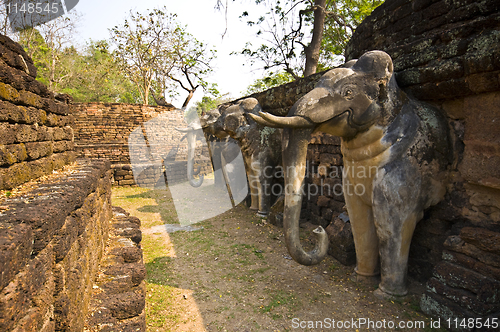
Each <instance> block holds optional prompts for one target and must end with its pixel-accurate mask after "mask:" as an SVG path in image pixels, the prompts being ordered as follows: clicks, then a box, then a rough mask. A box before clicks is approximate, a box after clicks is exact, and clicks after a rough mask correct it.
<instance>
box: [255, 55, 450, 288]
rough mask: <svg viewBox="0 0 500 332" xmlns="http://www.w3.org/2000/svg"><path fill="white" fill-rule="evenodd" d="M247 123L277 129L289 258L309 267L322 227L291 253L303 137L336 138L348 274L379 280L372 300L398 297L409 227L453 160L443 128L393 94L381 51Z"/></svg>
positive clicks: (322, 247)
mask: <svg viewBox="0 0 500 332" xmlns="http://www.w3.org/2000/svg"><path fill="white" fill-rule="evenodd" d="M250 116H251V117H252V118H254V120H255V121H257V122H259V123H261V124H263V125H267V126H270V127H278V128H285V129H284V130H283V143H282V146H283V164H284V165H283V167H284V169H285V170H286V172H285V187H286V189H287V190H286V191H285V194H286V196H285V211H284V230H285V238H286V244H287V247H288V251H289V252H290V255H291V256H292V257H293V258H294V259H295V260H296V261H297V262H299V263H300V264H304V265H312V264H317V263H319V262H320V261H321V259H323V257H324V256H325V255H326V253H327V249H328V236H327V234H326V232H325V231H324V230H323V228H322V227H318V228H317V229H316V230H315V231H314V232H315V233H316V235H317V240H318V241H317V244H316V247H315V248H314V249H313V250H312V251H310V252H306V251H305V250H304V249H303V247H302V245H301V244H300V239H299V224H298V221H299V215H300V209H301V202H302V195H301V189H302V186H303V179H304V173H305V168H306V167H305V165H306V152H307V146H308V142H309V139H310V135H311V133H313V132H325V133H328V134H331V135H335V136H340V137H341V138H342V139H341V149H342V154H343V157H344V170H343V190H344V197H345V201H346V206H347V210H348V213H349V218H350V220H351V226H352V232H353V236H354V242H355V247H356V259H357V266H356V272H357V274H358V275H361V276H376V275H378V274H379V273H380V274H381V282H380V285H379V288H378V290H376V294H377V295H379V296H386V295H389V296H392V295H396V296H402V295H405V294H406V293H407V286H406V278H407V268H408V253H409V248H410V242H411V239H412V236H413V232H414V229H415V226H416V224H417V222H418V221H419V220H420V219H421V218H422V217H423V212H424V209H426V208H428V207H430V206H432V205H435V204H437V203H438V202H439V201H441V200H442V199H443V197H444V195H445V193H446V180H447V177H448V168H449V165H450V163H451V157H452V156H451V151H452V150H451V144H450V142H451V139H450V131H449V127H448V123H447V121H446V118H445V117H444V116H443V115H442V114H441V113H440V112H439V111H438V110H437V109H435V108H433V107H431V106H430V105H427V104H424V103H422V102H419V101H417V100H415V99H413V98H411V97H409V96H408V95H406V94H405V93H404V92H403V91H402V90H401V89H400V88H399V87H398V85H397V83H396V79H395V77H394V75H393V63H392V59H391V57H390V56H389V55H388V54H386V53H384V52H381V51H372V52H367V53H365V54H363V55H362V56H361V57H360V58H359V59H358V60H357V61H349V62H348V63H347V64H346V65H345V66H344V67H343V68H335V69H332V70H330V71H328V72H326V73H325V74H324V75H323V76H322V78H321V79H320V81H319V82H318V84H317V85H316V87H315V88H314V89H313V90H312V91H310V92H309V93H308V94H306V95H305V96H303V97H302V98H301V99H300V100H298V101H297V102H296V103H295V105H294V106H293V107H292V108H291V110H290V111H289V113H288V116H286V117H279V116H274V115H271V114H269V113H260V116H257V115H255V116H254V115H253V114H250ZM288 187H290V188H288ZM379 259H380V261H379Z"/></svg>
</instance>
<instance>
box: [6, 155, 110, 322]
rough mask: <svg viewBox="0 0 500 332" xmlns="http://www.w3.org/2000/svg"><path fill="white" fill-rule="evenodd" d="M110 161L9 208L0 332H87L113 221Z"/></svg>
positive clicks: (84, 166)
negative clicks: (86, 322)
mask: <svg viewBox="0 0 500 332" xmlns="http://www.w3.org/2000/svg"><path fill="white" fill-rule="evenodd" d="M110 176H111V172H110V168H109V163H106V162H104V161H99V162H98V161H92V162H89V161H80V162H79V163H78V165H77V166H75V167H74V169H73V171H72V172H71V173H69V174H66V175H65V176H61V177H60V178H57V179H55V180H54V181H52V182H50V183H41V184H39V185H38V187H37V188H36V189H34V190H31V191H29V192H27V193H26V194H23V195H21V196H17V197H14V198H11V199H7V200H6V201H4V202H3V203H2V212H1V213H0V271H2V273H1V275H0V330H1V331H12V330H14V329H15V328H19V329H20V330H29V331H34V330H37V331H54V330H72V331H81V330H82V329H83V324H84V317H85V315H86V314H87V310H88V307H89V302H90V294H91V292H92V285H93V281H94V278H95V275H96V271H97V268H98V266H99V262H100V259H101V257H102V253H103V249H104V244H105V242H106V239H107V236H108V231H109V221H110V219H111V202H110V200H111V180H110Z"/></svg>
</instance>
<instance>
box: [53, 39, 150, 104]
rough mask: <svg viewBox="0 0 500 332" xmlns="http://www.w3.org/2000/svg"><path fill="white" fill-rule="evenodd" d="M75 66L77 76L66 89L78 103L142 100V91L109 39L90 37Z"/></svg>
mask: <svg viewBox="0 0 500 332" xmlns="http://www.w3.org/2000/svg"><path fill="white" fill-rule="evenodd" d="M73 65H74V66H75V67H76V68H75V70H76V75H75V77H74V79H72V80H71V81H69V82H68V83H67V84H66V85H65V86H64V88H63V91H62V92H64V93H68V94H69V95H71V96H72V97H73V98H74V99H75V101H78V102H93V101H95V102H127V103H138V102H141V99H140V97H139V93H138V91H137V89H136V88H135V86H134V84H133V82H131V81H130V80H129V79H128V78H127V77H126V76H125V75H124V74H123V73H122V71H121V70H120V68H119V66H118V64H117V63H116V60H115V59H114V58H113V57H112V54H111V52H110V50H109V45H108V42H107V41H105V40H100V41H92V40H90V41H89V42H88V44H87V46H86V47H85V49H84V51H83V54H81V55H79V56H78V57H77V58H76V59H75V61H74V63H73Z"/></svg>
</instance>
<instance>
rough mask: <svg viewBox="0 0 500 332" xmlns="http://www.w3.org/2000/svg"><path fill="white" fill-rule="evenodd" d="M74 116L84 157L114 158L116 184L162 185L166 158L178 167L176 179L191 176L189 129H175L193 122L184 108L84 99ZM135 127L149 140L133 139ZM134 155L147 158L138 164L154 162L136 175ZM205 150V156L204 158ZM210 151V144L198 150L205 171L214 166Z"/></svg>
mask: <svg viewBox="0 0 500 332" xmlns="http://www.w3.org/2000/svg"><path fill="white" fill-rule="evenodd" d="M74 116H75V123H74V133H75V148H76V152H77V155H78V157H85V158H97V159H108V160H110V161H111V163H112V169H113V170H114V171H115V172H114V177H113V181H114V184H115V185H119V186H129V185H135V184H136V180H138V181H139V182H140V184H141V186H147V187H150V188H152V187H155V185H156V184H158V185H161V184H160V183H159V182H161V181H162V179H161V178H162V174H163V171H164V166H163V165H162V164H161V160H166V159H168V162H167V164H168V167H170V169H171V170H172V172H170V173H169V174H173V173H175V177H176V179H187V162H186V160H187V141H186V140H185V139H184V140H182V138H183V136H184V135H185V134H184V133H181V132H179V131H177V130H175V128H185V127H186V126H187V124H186V123H185V122H184V112H183V111H182V110H179V109H175V108H172V107H163V106H147V105H130V104H118V103H79V104H75V113H74ZM134 131H136V134H137V131H139V133H140V134H141V135H144V137H146V143H145V144H146V145H144V144H142V142H141V141H137V142H134V143H136V144H132V145H130V144H129V137H130V134H131V133H132V132H134ZM200 144H201V143H200ZM130 149H132V150H130ZM146 150H147V151H148V152H147V153H145V151H146ZM134 154H135V156H142V157H143V159H140V158H137V160H134V161H133V162H134V163H139V164H150V166H149V167H146V171H145V172H143V173H141V174H135V177H134V174H133V172H132V166H131V160H130V156H131V155H134ZM201 155H204V156H205V157H204V158H201V159H202V160H200V157H201ZM206 156H208V150H207V148H206V147H205V148H204V149H202V148H199V149H197V157H196V161H197V162H199V163H200V165H201V166H202V171H203V172H205V173H206V172H209V171H210V170H211V166H210V162H209V160H207V158H206ZM152 161H154V162H155V163H152Z"/></svg>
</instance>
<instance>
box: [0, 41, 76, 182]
mask: <svg viewBox="0 0 500 332" xmlns="http://www.w3.org/2000/svg"><path fill="white" fill-rule="evenodd" d="M36 74H37V72H36V68H35V66H34V65H33V61H32V60H31V59H30V58H29V57H28V55H27V54H26V53H25V52H24V50H23V49H22V47H21V46H19V45H18V44H16V43H14V42H13V41H12V40H10V39H9V38H8V37H6V36H3V35H0V190H5V189H12V188H14V187H16V186H18V185H20V184H22V183H24V182H27V181H29V180H31V179H34V178H39V177H41V176H43V175H47V174H50V173H52V171H53V170H55V169H59V168H61V167H62V166H64V165H66V164H68V163H71V162H72V161H74V159H75V156H74V152H73V150H74V146H73V145H74V144H73V130H72V128H71V127H70V125H71V124H72V123H73V120H74V119H73V116H72V115H71V113H72V112H71V109H70V106H69V104H68V103H69V99H68V97H67V96H58V97H57V98H55V97H54V94H53V93H52V92H50V91H49V90H48V89H47V87H45V86H44V85H43V84H42V83H40V82H38V81H37V80H36V79H35V78H36Z"/></svg>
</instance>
